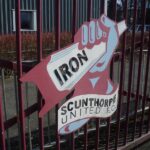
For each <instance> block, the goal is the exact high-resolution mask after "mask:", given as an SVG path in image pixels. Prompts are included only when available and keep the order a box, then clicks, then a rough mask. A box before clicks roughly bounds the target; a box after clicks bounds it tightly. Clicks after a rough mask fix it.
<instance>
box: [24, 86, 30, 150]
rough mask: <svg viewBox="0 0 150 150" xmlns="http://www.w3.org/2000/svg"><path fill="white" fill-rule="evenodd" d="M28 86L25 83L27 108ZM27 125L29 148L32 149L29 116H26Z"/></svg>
mask: <svg viewBox="0 0 150 150" xmlns="http://www.w3.org/2000/svg"><path fill="white" fill-rule="evenodd" d="M28 88H29V87H28V83H25V89H26V102H27V108H28V107H29V99H28V96H29V91H28ZM27 126H28V138H29V150H32V141H31V128H30V116H28V117H27Z"/></svg>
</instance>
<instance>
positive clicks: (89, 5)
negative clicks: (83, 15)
mask: <svg viewBox="0 0 150 150" xmlns="http://www.w3.org/2000/svg"><path fill="white" fill-rule="evenodd" d="M91 17H92V1H91V0H88V7H87V21H90V20H91Z"/></svg>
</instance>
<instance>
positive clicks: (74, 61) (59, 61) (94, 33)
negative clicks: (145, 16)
mask: <svg viewBox="0 0 150 150" xmlns="http://www.w3.org/2000/svg"><path fill="white" fill-rule="evenodd" d="M125 29H126V25H125V21H122V22H120V23H115V22H113V21H112V20H110V19H109V18H108V17H107V16H105V15H102V16H101V17H100V19H93V20H91V21H90V22H86V23H84V24H83V25H82V26H81V28H80V29H79V30H78V32H77V33H76V35H75V40H74V41H75V42H74V44H72V45H70V46H68V47H66V48H64V49H61V50H59V51H56V52H55V53H53V54H52V55H50V56H49V57H47V58H46V59H45V60H43V61H42V62H41V63H40V64H38V65H37V66H36V67H35V68H33V69H32V70H31V71H30V72H29V73H27V74H26V75H24V76H23V77H22V78H21V81H23V82H25V81H30V82H33V83H34V84H36V85H37V87H38V88H39V90H40V92H41V94H42V96H43V98H44V99H45V104H44V106H43V108H42V109H41V111H40V113H39V116H40V117H42V116H43V115H44V114H45V113H47V112H48V111H49V110H50V109H51V108H52V107H54V106H55V105H56V104H58V103H59V102H60V101H62V99H64V97H65V96H67V95H68V94H69V92H70V91H71V90H72V89H73V88H74V89H75V92H74V94H73V96H72V98H70V99H69V100H68V101H67V102H65V103H64V104H63V105H62V106H61V107H60V108H59V110H58V132H59V134H67V133H71V132H73V131H75V130H77V129H78V128H80V127H81V126H83V125H84V124H85V123H87V121H88V120H89V119H90V118H93V117H102V118H105V117H109V116H111V115H112V114H113V113H114V112H115V110H116V109H117V98H118V85H117V84H115V83H113V82H112V81H111V79H110V77H109V68H110V61H111V58H112V56H113V52H114V50H115V48H116V46H117V44H118V41H119V36H120V35H121V34H122V33H123V32H124V30H125Z"/></svg>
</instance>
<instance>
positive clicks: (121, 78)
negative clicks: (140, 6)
mask: <svg viewBox="0 0 150 150" xmlns="http://www.w3.org/2000/svg"><path fill="white" fill-rule="evenodd" d="M115 2H116V1H115ZM127 5H128V1H127V0H126V1H125V5H124V18H125V19H127ZM114 8H115V10H114V13H115V20H116V11H117V10H116V4H115V5H114ZM125 49H126V32H125V33H124V34H123V49H122V59H121V72H120V82H119V84H120V88H119V102H118V111H117V131H116V140H115V149H117V147H118V140H119V134H120V115H121V114H120V113H121V103H122V91H123V87H124V82H123V79H124V60H125Z"/></svg>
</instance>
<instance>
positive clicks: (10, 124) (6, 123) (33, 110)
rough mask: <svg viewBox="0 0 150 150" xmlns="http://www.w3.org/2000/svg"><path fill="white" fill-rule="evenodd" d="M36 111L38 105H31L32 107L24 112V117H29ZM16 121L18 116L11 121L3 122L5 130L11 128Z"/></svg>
mask: <svg viewBox="0 0 150 150" xmlns="http://www.w3.org/2000/svg"><path fill="white" fill-rule="evenodd" d="M37 109H38V103H35V104H33V105H32V106H30V107H29V108H27V109H26V110H25V117H27V116H29V115H31V114H32V113H34V112H35V111H37ZM18 119H19V118H18V116H14V117H12V118H11V119H9V120H7V121H5V123H4V128H5V130H6V129H8V128H10V127H12V126H13V125H14V124H15V123H17V122H18Z"/></svg>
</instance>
